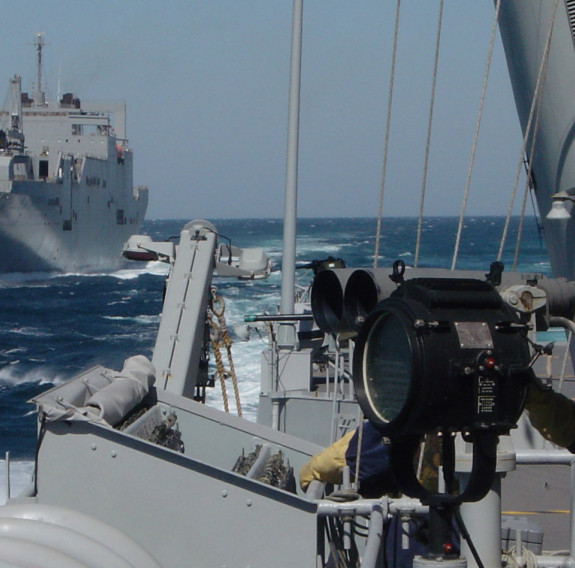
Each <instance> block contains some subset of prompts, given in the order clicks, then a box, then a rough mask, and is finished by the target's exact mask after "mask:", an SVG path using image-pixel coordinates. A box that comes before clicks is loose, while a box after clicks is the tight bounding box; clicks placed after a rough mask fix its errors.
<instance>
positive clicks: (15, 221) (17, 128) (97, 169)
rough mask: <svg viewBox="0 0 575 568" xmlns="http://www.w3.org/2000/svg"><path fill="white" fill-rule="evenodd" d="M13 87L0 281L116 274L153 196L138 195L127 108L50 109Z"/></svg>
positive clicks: (1, 179)
mask: <svg viewBox="0 0 575 568" xmlns="http://www.w3.org/2000/svg"><path fill="white" fill-rule="evenodd" d="M43 45H44V42H43V36H42V35H41V34H38V36H37V40H36V48H37V53H38V84H37V86H36V91H35V93H34V95H33V96H32V97H30V96H29V95H28V93H25V92H24V93H23V92H22V91H21V78H20V77H19V76H14V77H13V78H12V79H11V80H10V91H9V96H8V99H7V104H6V107H5V108H4V109H3V110H2V111H0V124H1V131H0V246H1V247H2V251H3V254H2V257H1V259H0V272H29V271H43V270H57V271H90V270H100V269H111V268H114V267H116V266H117V265H118V264H119V263H120V261H121V251H122V246H123V244H124V242H125V241H126V240H127V239H128V237H129V236H130V235H131V234H133V233H134V231H135V230H137V229H139V227H140V225H141V223H142V221H143V219H144V215H145V212H146V207H147V203H148V190H147V188H144V187H138V188H134V187H133V153H132V150H131V148H130V147H129V145H128V140H127V138H126V111H125V104H124V103H123V102H111V103H110V102H83V101H80V99H79V98H77V97H75V96H74V95H73V94H72V93H66V94H64V95H63V96H62V97H61V98H60V99H59V100H58V101H57V102H47V101H46V96H45V94H44V92H43V91H42V90H41V80H42V79H41V64H42V47H43Z"/></svg>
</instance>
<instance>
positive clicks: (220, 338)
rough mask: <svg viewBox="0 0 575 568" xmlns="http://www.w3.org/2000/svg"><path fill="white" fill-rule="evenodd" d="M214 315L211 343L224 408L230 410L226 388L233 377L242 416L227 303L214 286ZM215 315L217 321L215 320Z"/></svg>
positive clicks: (211, 321) (239, 414)
mask: <svg viewBox="0 0 575 568" xmlns="http://www.w3.org/2000/svg"><path fill="white" fill-rule="evenodd" d="M208 312H211V314H212V317H209V322H210V343H211V346H212V351H213V352H214V358H215V360H216V372H217V374H218V377H219V379H220V385H221V388H222V399H223V404H224V410H225V411H226V412H229V411H230V410H229V403H228V394H227V388H226V379H227V378H231V380H232V385H233V389H234V396H235V400H236V409H237V413H238V416H239V417H240V418H241V416H242V406H241V403H240V392H239V389H238V380H237V377H236V371H235V368H234V361H233V358H232V341H231V339H230V336H229V334H228V330H227V326H226V320H225V318H224V312H225V303H224V299H223V298H222V297H221V296H218V294H217V293H216V290H215V289H214V288H212V304H211V309H210V310H208ZM213 316H215V317H216V318H217V321H215V320H214V317H213ZM222 348H224V349H225V350H226V353H227V358H228V365H229V371H228V370H226V368H225V366H224V362H223V358H222V353H221V350H222Z"/></svg>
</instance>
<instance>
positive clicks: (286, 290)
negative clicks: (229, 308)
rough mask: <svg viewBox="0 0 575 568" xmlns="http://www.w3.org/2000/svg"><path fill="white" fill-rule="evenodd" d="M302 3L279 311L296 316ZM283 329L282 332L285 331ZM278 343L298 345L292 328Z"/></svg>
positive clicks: (296, 25) (295, 32)
mask: <svg viewBox="0 0 575 568" xmlns="http://www.w3.org/2000/svg"><path fill="white" fill-rule="evenodd" d="M302 21H303V0H294V3H293V20H292V40H291V41H292V45H291V63H290V90H289V112H288V138H287V159H286V162H287V163H286V186H285V210H284V232H283V258H282V291H281V304H280V311H281V313H282V314H293V311H294V302H295V259H296V219H297V174H298V144H299V104H300V85H301V46H302ZM282 328H283V329H282ZM278 340H279V341H278V342H279V344H280V346H286V347H287V346H291V347H295V345H296V343H297V342H296V335H295V328H294V327H293V325H290V324H284V325H281V326H280V329H279V336H278Z"/></svg>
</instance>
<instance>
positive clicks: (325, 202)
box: [0, 0, 521, 218]
mask: <svg viewBox="0 0 575 568" xmlns="http://www.w3.org/2000/svg"><path fill="white" fill-rule="evenodd" d="M438 6H439V2H438V0H437V1H436V0H403V2H402V20H401V28H400V41H399V53H398V64H397V65H398V67H397V78H396V87H397V88H396V92H395V94H394V114H393V116H392V121H391V140H390V154H389V161H388V176H387V181H386V196H385V204H384V215H416V214H417V210H418V202H419V190H420V187H421V179H422V168H423V158H424V141H425V135H426V127H427V114H428V106H429V92H430V86H431V71H432V62H433V50H434V43H435V32H436V21H437V11H438ZM291 8H292V2H291V0H204V1H202V2H200V1H195V0H193V1H192V0H189V1H183V0H182V1H169V2H167V1H163V2H159V1H158V2H156V1H151V0H124V1H123V2H116V1H115V2H112V1H107V0H100V1H96V0H74V1H63V0H58V1H55V0H54V1H51V0H43V1H42V2H36V1H34V2H32V1H28V0H23V1H21V2H14V3H10V9H9V12H6V14H5V16H6V17H4V18H3V19H2V23H1V24H0V26H1V31H2V35H1V37H2V46H3V47H2V50H0V72H1V73H0V80H2V81H5V82H4V85H5V86H6V87H5V89H6V91H7V86H8V78H9V77H10V76H11V75H13V74H14V73H19V74H21V75H22V76H23V86H24V88H25V89H28V90H33V88H32V87H33V83H34V80H35V60H34V57H35V53H34V48H33V39H34V34H35V33H36V32H40V31H42V32H45V33H46V36H45V38H46V47H45V51H44V55H45V59H44V60H45V69H44V77H45V85H44V86H45V89H46V91H47V95H48V97H49V98H51V99H54V98H55V97H56V95H57V94H58V85H60V87H59V91H60V93H62V92H66V91H74V92H75V93H76V94H77V96H79V97H80V98H84V99H103V98H108V99H124V100H125V101H126V102H127V105H128V137H129V139H130V143H131V146H132V147H133V149H134V152H135V183H136V184H142V185H148V186H149V187H150V190H151V192H152V193H151V201H150V206H149V209H148V217H149V218H158V217H177V218H198V217H205V218H216V217H281V216H282V215H283V193H284V184H285V148H286V123H287V95H288V82H289V55H290V33H291ZM394 11H395V1H391V0H356V1H352V0H330V1H329V2H326V1H323V2H321V1H319V0H307V2H306V3H305V4H304V38H303V49H304V57H303V71H302V113H301V146H300V178H299V189H300V193H299V200H298V210H299V213H300V215H302V216H308V217H313V216H373V215H375V214H376V211H377V206H378V195H379V187H380V182H381V169H382V154H383V138H384V132H385V116H386V105H387V89H388V79H389V68H390V61H391V45H392V34H393V20H394ZM492 18H493V2H491V1H490V0H446V2H445V17H444V30H443V36H442V58H441V61H440V67H439V79H438V80H439V82H438V88H437V89H438V90H437V107H436V114H435V123H434V132H433V140H432V148H431V155H430V162H431V163H430V170H429V177H428V198H427V205H426V211H425V212H426V214H428V215H448V214H450V215H457V214H459V211H460V208H461V202H462V192H463V188H464V187H465V180H466V175H467V169H468V164H469V156H470V151H471V145H472V136H473V130H474V126H475V121H476V115H477V108H478V103H479V97H480V91H481V84H482V81H483V73H484V68H485V61H486V56H487V50H488V43H489V35H490V30H491V25H492ZM492 67H493V68H492V77H491V80H490V84H489V90H488V94H487V101H486V109H485V117H484V120H483V126H482V133H481V138H480V143H479V148H478V157H477V162H476V165H475V173H474V178H473V183H472V186H471V197H470V201H469V206H468V210H469V212H470V213H472V214H504V213H505V210H506V207H507V202H508V195H509V192H510V191H511V188H512V184H513V180H514V177H515V171H516V168H517V161H518V158H519V152H520V147H521V136H520V133H519V126H518V120H517V117H516V113H515V107H514V103H513V100H512V96H511V89H510V85H509V79H508V77H507V71H506V68H505V61H504V56H503V51H502V47H501V42H500V39H499V36H498V37H497V44H496V53H495V56H494V61H493V66H492ZM0 92H2V91H1V90H0Z"/></svg>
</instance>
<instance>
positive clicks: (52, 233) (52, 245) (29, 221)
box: [0, 153, 148, 273]
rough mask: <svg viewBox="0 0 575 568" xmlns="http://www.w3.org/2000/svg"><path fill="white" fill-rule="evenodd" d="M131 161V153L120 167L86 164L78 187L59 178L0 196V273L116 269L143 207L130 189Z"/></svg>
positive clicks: (22, 184) (144, 196)
mask: <svg viewBox="0 0 575 568" xmlns="http://www.w3.org/2000/svg"><path fill="white" fill-rule="evenodd" d="M131 160H132V156H131V153H128V154H127V155H126V156H125V161H124V163H123V164H121V165H120V164H118V165H116V164H114V163H110V161H108V160H99V159H90V158H86V160H85V165H84V168H83V170H84V171H83V175H82V177H81V179H80V181H79V182H76V181H73V180H72V179H71V175H67V176H66V175H64V176H63V178H61V179H56V180H51V181H50V180H49V181H28V180H27V181H13V182H11V184H10V188H9V191H0V250H1V251H2V254H1V255H0V272H3V273H6V272H34V271H47V270H55V271H62V272H74V271H82V272H84V271H95V270H107V269H114V268H116V267H118V266H119V265H120V262H121V251H122V246H123V244H124V242H125V241H126V240H127V239H128V238H129V236H130V235H131V234H133V233H134V231H137V229H138V228H139V227H140V225H141V223H142V221H143V219H144V215H145V212H146V207H147V203H148V191H147V189H145V188H136V189H132V179H131V178H132V175H131V171H132V168H131ZM4 189H7V188H4Z"/></svg>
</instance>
